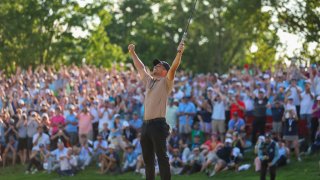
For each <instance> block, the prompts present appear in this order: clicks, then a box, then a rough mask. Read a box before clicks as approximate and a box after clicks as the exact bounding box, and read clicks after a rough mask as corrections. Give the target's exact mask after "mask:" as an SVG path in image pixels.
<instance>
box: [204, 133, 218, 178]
mask: <svg viewBox="0 0 320 180" xmlns="http://www.w3.org/2000/svg"><path fill="white" fill-rule="evenodd" d="M220 144H221V142H220V141H219V140H218V136H217V135H216V134H212V135H211V139H209V140H207V141H206V142H205V143H204V144H202V145H201V147H200V148H201V149H202V152H201V153H202V154H204V155H205V163H203V165H202V168H201V172H202V171H205V170H206V171H207V170H208V169H207V168H208V167H209V166H210V165H215V163H216V162H217V160H218V158H217V154H216V148H217V147H218V146H219V145H220Z"/></svg>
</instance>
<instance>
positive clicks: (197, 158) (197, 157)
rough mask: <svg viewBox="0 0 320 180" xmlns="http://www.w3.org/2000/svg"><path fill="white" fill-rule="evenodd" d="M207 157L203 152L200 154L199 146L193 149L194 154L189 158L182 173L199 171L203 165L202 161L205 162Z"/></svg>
mask: <svg viewBox="0 0 320 180" xmlns="http://www.w3.org/2000/svg"><path fill="white" fill-rule="evenodd" d="M204 161H205V159H204V157H203V155H202V154H200V149H199V148H198V147H196V148H194V149H193V150H192V154H191V155H190V157H189V158H188V163H187V164H185V166H184V168H183V170H182V172H181V174H183V173H187V174H193V173H196V172H199V171H200V170H201V167H202V163H204Z"/></svg>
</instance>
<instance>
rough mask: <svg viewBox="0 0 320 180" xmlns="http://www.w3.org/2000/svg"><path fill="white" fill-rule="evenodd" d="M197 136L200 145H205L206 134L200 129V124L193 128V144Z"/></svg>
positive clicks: (195, 124)
mask: <svg viewBox="0 0 320 180" xmlns="http://www.w3.org/2000/svg"><path fill="white" fill-rule="evenodd" d="M195 136H199V138H200V141H199V142H200V143H201V144H202V143H204V138H205V137H204V132H203V131H202V130H201V129H200V125H199V123H198V122H196V123H194V125H193V128H192V130H191V142H192V143H193V140H194V139H195Z"/></svg>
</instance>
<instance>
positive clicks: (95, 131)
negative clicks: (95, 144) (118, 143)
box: [92, 122, 99, 140]
mask: <svg viewBox="0 0 320 180" xmlns="http://www.w3.org/2000/svg"><path fill="white" fill-rule="evenodd" d="M92 130H93V140H97V136H98V133H99V122H95V123H92Z"/></svg>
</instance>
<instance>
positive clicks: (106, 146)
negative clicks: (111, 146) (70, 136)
mask: <svg viewBox="0 0 320 180" xmlns="http://www.w3.org/2000/svg"><path fill="white" fill-rule="evenodd" d="M99 143H100V146H102V147H103V148H108V142H107V141H106V140H102V141H101V142H99V141H95V142H94V143H93V149H94V150H96V149H97V148H98V145H99Z"/></svg>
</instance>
